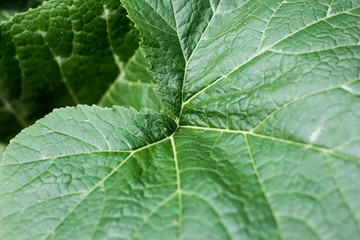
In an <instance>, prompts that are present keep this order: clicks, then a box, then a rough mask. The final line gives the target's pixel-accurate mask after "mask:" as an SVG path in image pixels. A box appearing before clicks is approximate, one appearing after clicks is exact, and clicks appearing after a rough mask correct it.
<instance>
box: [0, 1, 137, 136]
mask: <svg viewBox="0 0 360 240" xmlns="http://www.w3.org/2000/svg"><path fill="white" fill-rule="evenodd" d="M40 2H41V1H37V2H36V1H30V2H29V1H22V2H20V1H18V2H12V1H9V2H4V3H3V5H4V7H5V6H8V7H13V8H14V9H15V10H16V9H17V8H16V7H17V6H18V5H19V6H18V8H19V9H18V10H20V8H21V7H20V5H21V6H23V7H24V8H25V7H26V6H28V5H30V6H36V4H39V3H40ZM25 5H26V6H25ZM137 48H138V33H137V32H136V31H135V30H134V28H133V27H132V26H131V24H130V21H129V19H128V18H127V17H126V11H125V10H124V9H123V7H122V6H121V4H120V2H119V1H117V0H101V1H79V0H75V1H73V0H59V1H51V2H49V3H47V4H44V5H43V6H41V7H40V8H37V9H32V10H29V11H27V12H26V13H22V14H18V15H16V16H15V17H14V18H13V19H12V21H11V22H7V23H3V24H1V25H0V109H1V112H0V141H3V142H6V141H8V140H9V139H11V138H12V137H13V136H14V135H15V134H17V133H18V132H19V131H20V130H21V129H23V128H24V127H26V126H28V125H29V124H32V123H33V122H34V121H35V120H37V119H39V118H41V117H43V116H44V115H45V114H47V113H49V112H50V111H51V110H52V109H53V108H55V107H62V106H69V105H77V104H78V103H86V104H94V103H98V102H99V101H100V99H101V98H102V96H103V94H105V92H106V91H107V90H108V88H109V86H110V85H111V84H112V83H113V82H114V81H115V80H116V79H117V78H118V76H119V75H120V73H121V72H123V70H124V69H123V68H124V65H125V64H126V63H127V61H128V59H129V58H130V57H131V56H132V55H133V54H134V52H135V50H136V49H137ZM90 93H91V94H90ZM118 104H121V103H118Z"/></svg>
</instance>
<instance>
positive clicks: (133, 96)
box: [99, 49, 162, 110]
mask: <svg viewBox="0 0 360 240" xmlns="http://www.w3.org/2000/svg"><path fill="white" fill-rule="evenodd" d="M148 68H149V63H148V62H147V60H146V59H145V57H144V52H143V51H142V50H141V49H139V50H137V51H136V53H135V54H134V56H133V57H132V58H131V59H130V60H129V62H128V63H127V64H126V66H125V68H124V71H123V72H122V74H120V76H119V77H118V79H117V80H116V81H115V82H114V84H113V85H112V86H111V87H110V88H109V90H108V91H107V92H106V93H105V94H104V96H103V98H102V99H101V101H100V103H99V105H100V106H103V107H111V106H114V105H119V106H124V107H133V108H135V109H137V110H143V109H146V108H148V109H153V110H160V109H161V108H162V105H161V102H160V100H159V98H158V96H157V95H156V94H155V92H154V90H153V89H154V87H155V86H156V84H155V82H154V80H153V78H152V77H151V75H150V74H149V73H148V70H147V69H148Z"/></svg>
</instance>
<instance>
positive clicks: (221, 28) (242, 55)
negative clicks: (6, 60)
mask: <svg viewBox="0 0 360 240" xmlns="http://www.w3.org/2000/svg"><path fill="white" fill-rule="evenodd" d="M123 2H124V5H125V7H126V9H127V10H128V12H129V16H130V18H131V19H132V20H133V21H134V22H135V24H136V27H137V28H138V29H139V30H140V31H141V34H142V37H143V43H142V48H143V50H144V52H145V54H146V57H147V59H148V60H149V62H150V66H151V68H150V73H151V74H152V76H153V77H154V78H155V79H156V80H157V82H158V84H159V86H158V89H157V94H158V96H159V98H160V99H161V101H162V102H163V103H164V105H165V107H166V110H165V113H160V114H159V113H155V112H151V111H148V112H146V113H139V112H136V111H135V110H128V109H125V108H119V107H115V108H112V109H107V108H99V107H86V106H79V107H75V108H66V109H60V110H56V111H54V112H53V113H51V114H50V115H48V116H47V117H45V118H44V119H42V120H40V121H38V122H37V123H36V124H35V125H33V126H31V127H29V128H28V129H26V130H24V131H23V132H22V133H21V134H20V135H18V136H17V137H16V138H15V139H13V140H12V142H11V144H10V146H9V147H8V148H7V150H6V151H5V153H4V157H3V159H2V161H1V167H0V171H1V173H0V186H2V188H1V193H0V194H1V197H0V207H1V208H0V219H1V220H0V226H1V227H0V237H1V239H69V238H71V239H252V240H253V239H334V240H335V239H336V240H338V239H344V240H345V239H360V227H359V219H360V202H359V199H360V184H359V183H360V165H359V164H360V139H359V136H360V125H359V118H360V116H359V114H358V113H359V112H360V111H359V110H360V98H359V95H360V83H359V72H360V46H359V40H360V29H359V28H360V26H359V23H360V1H357V0H345V1H344V0H321V1H320V0H319V1H312V0H311V1H310V0H309V1H306V0H300V1H289V0H287V1H281V0H279V1H277V0H262V1H257V0H252V1H238V0H236V1H235V0H234V1H225V0H223V1H220V0H172V1H171V0H153V1H149V0H137V1H133V0H124V1H123ZM165 114H166V115H168V116H170V118H169V117H166V116H165ZM173 120H175V122H174V121H173ZM34 223H35V224H34Z"/></svg>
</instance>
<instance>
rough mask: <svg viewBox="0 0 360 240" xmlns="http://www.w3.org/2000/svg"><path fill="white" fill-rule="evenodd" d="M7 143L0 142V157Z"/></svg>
mask: <svg viewBox="0 0 360 240" xmlns="http://www.w3.org/2000/svg"><path fill="white" fill-rule="evenodd" d="M5 148H6V144H4V143H0V159H1V157H2V154H3V152H4V151H5Z"/></svg>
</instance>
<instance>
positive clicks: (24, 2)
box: [0, 0, 45, 23]
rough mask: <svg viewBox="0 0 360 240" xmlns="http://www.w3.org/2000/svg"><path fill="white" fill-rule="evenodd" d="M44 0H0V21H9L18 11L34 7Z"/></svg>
mask: <svg viewBox="0 0 360 240" xmlns="http://www.w3.org/2000/svg"><path fill="white" fill-rule="evenodd" d="M44 1H45V0H2V1H1V2H0V23H2V22H3V21H4V22H7V21H11V19H12V18H13V17H14V15H15V14H16V13H17V12H19V11H26V10H27V9H28V8H29V7H30V8H36V7H38V6H39V5H41V4H42V3H43V2H44Z"/></svg>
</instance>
